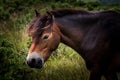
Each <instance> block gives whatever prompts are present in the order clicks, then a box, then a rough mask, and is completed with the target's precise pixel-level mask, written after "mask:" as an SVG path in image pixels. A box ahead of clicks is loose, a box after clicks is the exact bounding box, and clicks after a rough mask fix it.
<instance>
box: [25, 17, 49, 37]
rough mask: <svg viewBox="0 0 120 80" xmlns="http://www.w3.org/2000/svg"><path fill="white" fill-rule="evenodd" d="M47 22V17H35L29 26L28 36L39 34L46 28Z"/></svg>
mask: <svg viewBox="0 0 120 80" xmlns="http://www.w3.org/2000/svg"><path fill="white" fill-rule="evenodd" d="M46 22H47V16H46V15H42V16H38V17H34V18H33V20H32V21H31V22H29V23H28V24H27V33H28V35H29V36H32V35H34V34H39V33H40V31H41V28H43V27H44V24H46Z"/></svg>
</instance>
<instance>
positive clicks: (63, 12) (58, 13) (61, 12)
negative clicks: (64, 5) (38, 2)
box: [50, 9, 89, 17]
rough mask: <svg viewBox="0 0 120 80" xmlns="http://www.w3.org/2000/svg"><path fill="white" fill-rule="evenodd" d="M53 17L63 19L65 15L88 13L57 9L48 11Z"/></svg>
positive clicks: (85, 12)
mask: <svg viewBox="0 0 120 80" xmlns="http://www.w3.org/2000/svg"><path fill="white" fill-rule="evenodd" d="M50 12H51V13H52V14H53V15H54V16H55V17H63V16H67V15H74V14H82V15H84V14H89V12H87V11H84V10H73V9H59V10H53V11H50Z"/></svg>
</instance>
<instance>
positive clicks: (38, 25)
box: [27, 9, 89, 36]
mask: <svg viewBox="0 0 120 80" xmlns="http://www.w3.org/2000/svg"><path fill="white" fill-rule="evenodd" d="M50 13H52V14H53V15H54V16H55V17H64V16H68V15H76V14H81V15H85V14H89V12H87V11H83V10H73V9H59V10H53V11H50ZM46 15H47V13H45V14H43V15H42V16H38V17H35V19H34V20H32V21H31V22H30V23H28V27H27V33H28V34H29V35H30V36H32V35H38V34H41V32H42V31H41V29H42V28H43V27H44V26H45V24H46V22H47V16H46Z"/></svg>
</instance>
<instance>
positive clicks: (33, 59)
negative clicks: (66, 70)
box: [27, 52, 44, 68]
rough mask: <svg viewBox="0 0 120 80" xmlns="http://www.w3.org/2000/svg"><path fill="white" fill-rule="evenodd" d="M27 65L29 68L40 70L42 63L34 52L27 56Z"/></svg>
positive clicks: (40, 58) (41, 59)
mask: <svg viewBox="0 0 120 80" xmlns="http://www.w3.org/2000/svg"><path fill="white" fill-rule="evenodd" d="M27 64H28V65H29V66H30V67H31V68H42V66H43V64H44V61H43V58H42V57H41V56H40V55H39V54H38V53H36V52H33V53H31V54H28V56H27Z"/></svg>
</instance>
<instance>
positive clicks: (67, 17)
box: [27, 9, 120, 80]
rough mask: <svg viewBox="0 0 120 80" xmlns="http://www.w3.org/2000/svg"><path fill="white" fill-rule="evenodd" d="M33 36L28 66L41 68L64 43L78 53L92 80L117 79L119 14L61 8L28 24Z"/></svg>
mask: <svg viewBox="0 0 120 80" xmlns="http://www.w3.org/2000/svg"><path fill="white" fill-rule="evenodd" d="M27 31H28V34H29V35H30V36H31V37H32V43H31V47H30V49H29V54H28V56H27V64H28V65H29V66H30V67H32V68H41V67H42V66H43V64H44V62H45V61H46V60H47V59H48V58H49V57H50V55H51V53H52V52H53V51H54V50H56V48H57V47H58V45H59V43H60V42H62V43H64V44H66V45H68V46H70V47H71V48H73V49H74V50H76V51H77V52H78V53H79V54H80V55H81V56H82V58H83V59H84V60H85V63H86V66H87V68H88V70H89V71H90V77H89V80H101V76H102V75H104V76H105V78H106V79H107V80H118V78H117V75H116V72H118V71H119V70H120V62H119V61H120V13H119V12H116V11H110V10H109V11H100V12H87V11H82V10H70V9H61V10H54V11H50V12H47V13H45V14H43V15H41V14H40V13H38V12H37V11H36V17H35V18H34V20H33V21H32V22H30V23H29V24H28V25H27Z"/></svg>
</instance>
